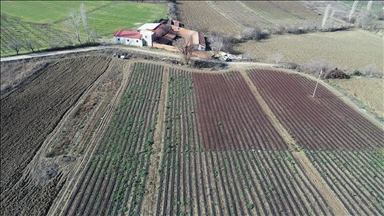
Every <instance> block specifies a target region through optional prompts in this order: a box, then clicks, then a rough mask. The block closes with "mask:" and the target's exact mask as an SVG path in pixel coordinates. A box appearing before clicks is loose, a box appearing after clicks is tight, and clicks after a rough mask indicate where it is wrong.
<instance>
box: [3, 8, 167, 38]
mask: <svg viewBox="0 0 384 216" xmlns="http://www.w3.org/2000/svg"><path fill="white" fill-rule="evenodd" d="M82 3H84V5H85V7H86V8H87V12H88V13H87V14H88V22H89V25H90V27H91V28H92V29H95V30H96V31H98V32H99V33H100V34H101V35H102V36H107V35H110V34H113V33H115V32H116V31H117V30H119V29H131V28H136V27H138V26H140V25H141V24H143V23H147V22H153V21H154V20H157V19H160V18H166V12H167V7H166V5H165V4H150V3H137V2H115V1H114V2H111V1H85V2H81V1H1V13H5V14H7V16H10V17H18V18H20V20H21V21H23V22H28V23H40V24H52V23H53V24H52V28H54V29H57V30H62V29H63V20H64V19H65V18H66V17H67V15H68V13H69V12H70V11H71V10H74V11H76V12H79V11H80V5H81V4H82Z"/></svg>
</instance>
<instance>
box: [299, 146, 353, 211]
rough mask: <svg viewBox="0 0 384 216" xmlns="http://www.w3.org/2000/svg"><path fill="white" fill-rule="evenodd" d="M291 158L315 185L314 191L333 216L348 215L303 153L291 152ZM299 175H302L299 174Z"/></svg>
mask: <svg viewBox="0 0 384 216" xmlns="http://www.w3.org/2000/svg"><path fill="white" fill-rule="evenodd" d="M292 154H293V156H294V157H295V159H296V161H298V162H299V163H300V164H301V166H302V167H303V168H304V171H305V174H306V175H307V176H308V178H309V179H310V180H311V183H312V184H314V185H315V187H316V189H317V190H318V191H319V193H320V194H321V195H322V197H323V198H324V199H325V201H326V202H327V203H328V205H329V207H330V208H331V209H332V212H333V213H334V214H335V215H349V213H348V211H347V209H345V207H344V206H343V204H342V203H341V202H340V200H339V199H338V198H337V197H336V196H335V194H334V193H333V192H332V190H331V189H330V188H329V186H328V185H327V184H326V183H325V181H324V179H323V178H322V177H321V175H320V174H319V172H318V171H317V170H316V168H315V167H314V166H313V164H312V163H311V162H310V161H309V160H308V158H307V157H306V156H305V154H304V152H293V153H292ZM298 170H299V171H301V170H300V169H298ZM301 175H304V174H303V173H301Z"/></svg>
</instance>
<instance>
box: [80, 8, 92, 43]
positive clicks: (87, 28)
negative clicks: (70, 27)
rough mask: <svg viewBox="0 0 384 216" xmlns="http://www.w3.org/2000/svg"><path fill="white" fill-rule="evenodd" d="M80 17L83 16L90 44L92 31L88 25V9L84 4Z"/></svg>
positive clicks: (82, 19)
mask: <svg viewBox="0 0 384 216" xmlns="http://www.w3.org/2000/svg"><path fill="white" fill-rule="evenodd" d="M80 15H81V21H82V22H83V27H84V30H85V33H86V34H87V42H89V41H90V29H89V24H88V17H87V9H86V8H85V5H84V4H83V3H82V4H81V5H80Z"/></svg>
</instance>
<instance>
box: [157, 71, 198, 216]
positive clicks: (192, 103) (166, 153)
mask: <svg viewBox="0 0 384 216" xmlns="http://www.w3.org/2000/svg"><path fill="white" fill-rule="evenodd" d="M165 114H166V115H165V119H164V124H165V126H164V128H165V129H164V140H163V145H164V146H163V160H162V164H161V168H160V169H159V171H158V174H159V175H160V176H159V178H160V188H159V191H158V200H157V214H158V215H175V214H177V215H180V214H181V213H187V212H191V203H190V202H189V201H188V200H189V199H190V197H189V196H190V195H191V194H192V190H193V189H192V188H195V187H196V185H191V182H190V181H188V179H190V178H192V177H193V173H196V172H198V170H196V169H193V170H192V169H191V167H190V166H189V164H190V163H194V161H193V160H190V155H191V154H192V152H195V151H198V150H199V135H198V128H197V119H196V99H195V96H194V90H193V80H192V74H191V72H186V71H181V70H177V69H170V71H169V79H168V96H167V104H166V113H165ZM174 168H178V172H169V171H170V170H172V171H174V170H175V169H174ZM202 198H203V197H202Z"/></svg>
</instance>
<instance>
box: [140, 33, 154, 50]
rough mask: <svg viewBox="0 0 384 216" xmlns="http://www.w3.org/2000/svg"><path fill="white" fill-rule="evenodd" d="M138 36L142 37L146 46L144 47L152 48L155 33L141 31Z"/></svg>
mask: <svg viewBox="0 0 384 216" xmlns="http://www.w3.org/2000/svg"><path fill="white" fill-rule="evenodd" d="M140 34H141V35H142V37H143V40H144V41H145V43H146V44H144V45H145V46H150V47H151V46H152V42H153V41H154V40H155V39H156V38H155V33H154V32H151V31H141V32H140Z"/></svg>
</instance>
